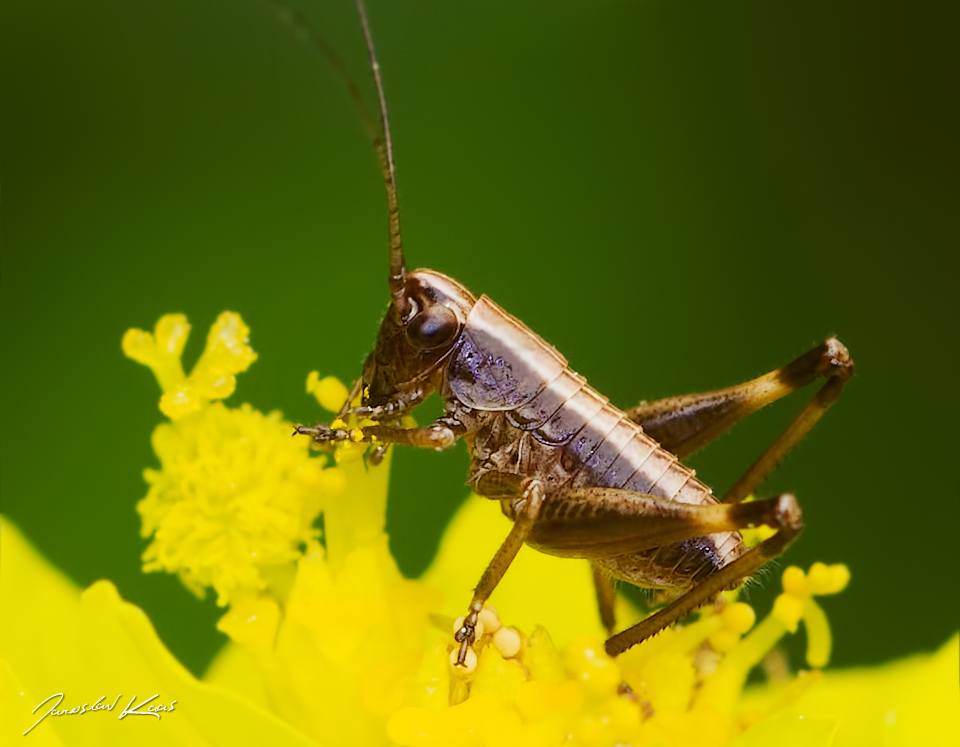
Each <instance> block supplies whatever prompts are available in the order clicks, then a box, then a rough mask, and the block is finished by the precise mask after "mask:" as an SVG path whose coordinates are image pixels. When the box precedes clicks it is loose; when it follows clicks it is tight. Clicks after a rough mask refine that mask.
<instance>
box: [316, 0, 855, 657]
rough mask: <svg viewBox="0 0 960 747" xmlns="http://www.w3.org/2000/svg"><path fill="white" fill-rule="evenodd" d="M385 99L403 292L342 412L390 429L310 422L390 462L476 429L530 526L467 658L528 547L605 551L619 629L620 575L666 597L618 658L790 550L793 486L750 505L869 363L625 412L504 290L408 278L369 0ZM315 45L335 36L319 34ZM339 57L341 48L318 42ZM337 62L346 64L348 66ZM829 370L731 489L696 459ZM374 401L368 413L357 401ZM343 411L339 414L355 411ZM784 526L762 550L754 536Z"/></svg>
mask: <svg viewBox="0 0 960 747" xmlns="http://www.w3.org/2000/svg"><path fill="white" fill-rule="evenodd" d="M357 7H358V10H359V13H360V19H361V25H362V27H363V31H364V36H365V38H366V42H367V48H368V51H369V54H370V61H371V67H372V69H373V72H374V78H375V81H376V86H377V93H378V99H379V104H380V121H381V126H382V131H383V136H382V138H381V137H380V136H378V135H377V134H376V133H375V132H373V127H372V125H371V117H370V116H369V113H367V112H366V110H365V107H364V105H363V103H362V100H361V99H360V97H359V96H358V95H356V86H355V85H353V84H352V81H349V80H348V86H349V87H350V89H351V93H352V95H354V102H355V103H356V105H357V106H358V108H359V109H360V111H361V116H362V118H363V119H364V121H365V122H366V124H367V125H368V130H369V131H371V137H372V139H373V142H374V145H375V147H376V148H377V152H378V155H379V156H380V162H381V167H382V170H383V175H384V181H385V184H386V187H387V196H388V215H389V236H390V242H389V245H390V256H389V287H390V293H391V297H392V303H391V305H390V308H389V309H388V311H387V314H386V317H385V318H384V320H383V323H382V324H381V327H380V332H379V334H378V336H377V343H376V347H375V348H374V351H373V352H372V353H371V354H370V356H369V357H368V358H367V361H366V364H365V365H364V372H363V376H362V378H361V379H360V380H358V381H357V382H356V383H355V385H354V388H353V391H352V394H351V397H350V398H349V400H348V402H347V403H346V404H345V405H344V408H343V410H342V411H341V413H340V416H341V418H345V417H347V416H349V415H363V416H366V417H369V418H371V419H372V420H374V421H375V422H376V425H370V426H364V427H363V428H362V429H351V428H346V427H343V426H342V423H336V424H335V425H336V426H337V427H334V426H327V425H317V426H313V427H305V426H300V427H298V428H297V433H301V434H305V435H310V436H312V437H313V438H314V440H315V441H317V442H318V443H321V444H327V443H332V442H337V441H346V440H351V441H357V440H359V441H363V442H366V443H369V444H371V445H372V451H371V452H370V460H371V461H372V462H373V463H374V464H376V463H378V462H379V461H380V459H381V458H382V456H383V453H384V451H385V449H386V448H388V447H389V445H390V444H404V445H409V446H415V447H420V448H432V449H438V450H439V449H447V448H450V447H451V446H453V445H454V444H455V443H456V442H457V441H458V440H459V439H461V438H462V439H464V440H465V441H466V443H467V446H468V448H469V451H470V455H471V465H470V471H469V476H468V483H469V484H470V485H471V486H472V488H473V489H474V491H475V492H476V493H477V494H479V495H482V496H485V497H487V498H490V499H492V500H498V501H500V504H501V508H502V510H503V512H504V513H505V514H506V515H507V516H508V517H509V518H511V519H512V520H513V521H514V524H513V527H512V529H511V530H510V533H509V535H508V536H507V538H506V539H505V541H504V543H503V545H502V546H501V547H500V549H499V550H498V552H497V554H496V555H495V556H494V558H493V559H492V560H491V561H490V563H489V565H488V566H487V569H486V571H485V572H484V574H483V576H482V577H481V579H480V582H479V583H478V584H477V587H476V589H475V591H474V595H473V600H472V601H471V604H470V606H469V608H468V610H467V614H466V616H465V620H464V623H463V626H462V627H461V628H460V629H459V631H458V632H457V635H456V638H457V641H458V642H459V643H460V649H459V653H458V656H457V662H458V663H459V664H463V663H464V662H465V660H466V654H467V650H468V648H469V646H470V645H471V644H472V642H473V639H474V637H475V627H476V624H477V620H478V617H479V613H480V611H481V609H482V606H483V603H484V602H485V601H486V600H487V599H488V598H489V596H490V594H491V593H492V592H493V590H494V588H495V587H496V585H497V583H498V582H499V580H500V579H501V578H502V577H503V575H504V573H505V572H506V571H507V569H508V567H509V566H510V563H511V562H512V560H513V558H514V557H515V556H516V553H517V552H518V551H519V549H520V547H521V546H522V545H523V544H524V543H526V544H529V545H531V546H532V547H535V548H536V549H538V550H541V551H543V552H546V553H550V554H553V555H559V556H565V557H571V558H586V559H589V560H590V561H591V562H592V563H593V565H594V569H595V573H594V578H595V580H596V582H597V598H598V602H599V606H600V615H601V619H602V621H603V623H604V625H605V627H606V628H607V629H608V631H610V633H611V634H613V631H614V628H615V621H614V617H613V599H614V590H613V587H612V584H611V578H614V579H620V580H623V581H627V582H629V583H631V584H634V585H636V586H640V587H644V588H650V589H659V590H664V592H665V595H666V596H667V597H668V598H672V601H671V602H670V604H669V605H668V606H666V607H665V608H663V609H661V610H660V611H658V612H657V613H655V614H654V615H652V616H650V617H648V618H647V619H645V620H643V621H642V622H640V623H639V624H637V625H635V626H634V627H632V628H630V629H628V630H626V631H623V632H622V633H619V634H617V635H615V636H613V637H611V638H610V640H608V641H607V651H608V652H609V653H610V654H611V655H614V654H617V653H620V652H622V651H624V650H625V649H627V648H629V647H630V646H632V645H634V644H636V643H638V642H640V641H642V640H643V639H645V638H647V637H649V636H651V635H653V634H655V633H656V632H658V631H659V630H661V629H663V628H664V627H666V626H667V625H670V624H671V623H673V622H675V621H676V620H679V619H680V618H681V617H683V616H684V615H685V614H687V613H688V612H690V611H692V610H693V609H696V608H697V607H699V606H701V605H703V604H705V603H707V602H709V601H711V600H712V599H713V598H714V597H715V596H716V594H717V593H719V592H720V591H723V590H724V589H728V588H732V587H734V586H736V585H738V584H740V583H742V582H743V581H744V579H746V578H749V577H750V576H751V575H752V574H753V573H755V572H756V571H757V570H758V569H759V568H760V567H761V566H763V565H764V564H765V563H766V562H767V561H769V560H770V559H772V558H774V557H776V556H777V555H779V554H781V553H782V552H783V551H784V550H785V549H786V547H787V546H788V545H789V543H790V542H791V541H792V540H793V539H794V538H795V537H796V536H797V535H798V534H799V533H800V531H801V530H802V528H803V521H802V515H801V512H800V509H799V506H798V505H797V503H796V500H795V499H794V498H793V496H792V495H789V494H785V495H782V496H778V497H774V498H767V499H762V500H757V501H753V502H743V499H744V498H746V497H747V496H748V495H749V494H751V493H752V492H753V491H754V490H755V489H756V488H757V487H758V486H759V485H760V484H761V483H762V482H763V480H764V479H766V477H767V476H768V475H769V474H770V472H771V471H773V469H775V468H776V467H777V465H778V464H779V463H780V462H781V461H782V460H783V459H784V458H785V457H786V456H787V454H788V453H789V452H790V451H791V450H792V449H793V448H794V447H795V446H796V444H797V443H798V442H799V441H800V440H801V439H802V438H803V437H804V436H805V435H806V434H807V433H808V432H809V430H810V429H811V428H812V427H813V425H814V424H815V423H816V422H817V421H818V420H819V418H820V417H821V416H822V415H823V413H825V412H826V410H827V409H828V408H829V407H830V406H831V405H832V404H833V403H834V402H835V401H836V399H837V397H838V396H839V393H840V391H841V390H842V388H843V386H844V384H845V383H846V381H847V380H848V379H849V378H850V376H851V374H852V372H853V361H852V360H851V359H850V356H849V353H848V352H847V350H846V348H845V347H844V346H843V345H842V344H840V342H839V341H837V340H836V339H835V338H831V339H829V340H827V341H826V342H824V343H823V344H821V345H819V346H817V347H816V348H814V349H813V350H811V351H809V352H808V353H806V354H805V355H803V356H801V357H799V358H797V359H796V360H795V361H793V362H792V363H790V364H788V365H786V366H783V367H782V368H779V369H777V370H775V371H772V372H770V373H768V374H766V375H764V376H761V377H759V378H757V379H754V380H752V381H748V382H745V383H743V384H739V385H736V386H733V387H729V388H727V389H720V390H716V391H713V392H706V393H702V394H692V395H684V396H680V397H671V398H667V399H664V400H660V401H658V402H653V403H649V404H648V403H642V404H641V405H639V406H638V407H635V408H632V409H631V410H627V411H622V410H619V409H617V408H616V407H614V406H613V405H611V404H610V403H609V401H608V400H607V399H606V398H605V397H603V396H602V395H600V394H599V393H598V392H597V391H596V390H594V389H593V388H592V387H590V386H588V385H587V382H586V380H585V379H584V378H583V377H581V376H579V375H578V374H576V373H575V372H574V371H572V370H571V369H570V368H569V367H568V365H567V361H566V359H565V358H564V357H563V356H562V355H560V353H558V352H557V351H556V350H555V349H554V348H553V347H552V346H550V345H549V344H547V343H546V342H545V341H544V340H542V339H541V338H540V337H538V336H537V335H536V334H535V333H534V332H533V331H531V330H530V329H529V328H528V327H526V325H524V324H523V323H522V322H520V321H519V320H518V319H516V318H515V317H513V316H511V315H510V314H508V313H507V312H506V311H504V310H503V309H501V308H500V307H499V306H498V305H497V304H495V303H494V302H493V301H491V300H490V299H489V298H488V297H486V296H481V297H479V298H477V297H475V296H474V295H473V294H472V293H471V292H470V291H469V290H467V289H466V288H465V287H464V286H463V285H462V284H460V283H458V282H457V281H455V280H453V279H452V278H450V277H448V276H446V275H443V274H441V273H438V272H435V271H433V270H417V271H415V272H409V273H408V272H407V271H406V269H405V261H404V257H403V251H402V242H401V240H400V228H399V212H398V210H397V199H396V183H395V177H394V166H393V155H392V145H391V140H390V130H389V124H388V119H387V112H386V103H385V98H384V95H383V87H382V83H381V80H380V75H379V67H378V65H377V63H376V56H375V53H374V49H373V41H372V38H371V36H370V32H369V28H368V25H367V20H366V14H365V10H364V8H363V4H362V0H357ZM307 36H308V38H311V39H314V38H318V37H315V35H312V32H311V33H310V34H307ZM315 44H316V46H317V47H318V48H319V49H320V50H321V51H322V52H323V53H324V54H325V55H327V56H328V57H330V56H331V53H330V52H329V49H328V47H327V46H326V45H325V43H319V42H315ZM334 62H335V66H336V67H337V68H338V69H340V70H341V71H342V66H341V65H338V64H336V63H337V61H336V60H334ZM818 378H825V379H827V381H826V383H825V384H824V386H823V387H822V388H821V389H820V390H819V391H818V392H817V393H816V394H815V395H814V397H813V398H812V399H811V401H810V402H809V403H808V405H807V406H806V407H805V408H804V409H803V411H802V412H801V413H800V414H799V415H798V416H797V417H796V418H795V419H794V420H793V422H792V423H791V424H790V425H789V426H788V427H787V428H786V430H785V431H784V432H783V433H782V434H781V435H780V437H778V438H777V439H776V440H775V441H774V442H773V444H771V445H770V447H769V448H768V449H767V450H766V451H765V452H764V453H763V454H762V455H761V456H760V457H759V458H758V459H757V461H756V462H754V464H753V465H752V466H751V467H750V468H749V469H748V470H747V472H746V473H745V474H744V475H743V476H742V477H741V478H740V480H738V482H737V483H736V484H735V485H734V486H733V487H732V488H731V489H730V490H729V491H728V492H727V493H726V494H725V495H724V496H723V498H722V499H721V500H718V499H717V498H715V497H714V495H713V494H712V492H711V490H710V489H709V488H708V487H707V486H706V485H704V484H703V483H702V482H700V481H699V480H698V479H697V478H696V477H695V476H694V473H693V471H692V470H690V469H689V468H687V467H686V466H684V465H683V464H682V463H681V461H680V460H681V459H683V458H686V457H687V456H689V455H690V454H692V453H693V452H694V451H696V450H697V449H699V448H700V447H702V446H704V445H706V444H707V443H709V442H710V441H712V440H713V439H714V438H716V437H717V436H718V435H719V434H720V433H722V432H724V431H726V430H727V429H729V428H730V427H731V426H733V425H734V424H736V423H737V422H739V421H740V420H742V419H743V418H744V417H746V416H747V415H749V414H751V413H753V412H755V411H756V410H758V409H760V408H762V407H764V406H766V405H767V404H770V403H771V402H773V401H775V400H777V399H780V398H781V397H784V396H785V395H787V394H790V393H791V392H794V391H796V390H797V389H799V388H800V387H803V386H806V385H807V384H809V383H811V382H813V381H814V380H816V379H818ZM433 392H437V393H439V395H440V397H441V398H442V399H443V401H444V405H445V413H444V415H443V416H441V417H440V418H438V419H437V420H436V421H434V422H433V423H431V424H429V425H427V426H425V427H420V428H416V427H414V428H409V427H404V426H403V421H402V417H403V415H404V414H405V413H407V412H409V411H410V410H411V409H413V408H415V407H416V406H418V405H419V404H420V403H421V402H422V401H423V400H424V399H425V398H426V397H427V396H428V395H429V394H431V393H433ZM358 394H359V395H360V398H361V404H360V406H356V407H354V406H351V405H352V402H353V401H354V400H355V398H356V396H357V395H358ZM338 420H339V419H338ZM759 524H766V525H768V526H771V527H772V528H774V529H775V530H776V533H775V534H774V535H773V536H772V537H770V538H768V539H766V540H764V541H763V542H761V543H760V544H759V545H756V546H755V547H751V548H747V547H746V546H745V545H744V543H743V539H742V537H741V535H740V532H739V530H740V529H743V528H745V527H753V526H757V525H759Z"/></svg>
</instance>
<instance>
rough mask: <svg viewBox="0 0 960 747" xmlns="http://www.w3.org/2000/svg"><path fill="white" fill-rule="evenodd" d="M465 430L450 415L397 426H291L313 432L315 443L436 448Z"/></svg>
mask: <svg viewBox="0 0 960 747" xmlns="http://www.w3.org/2000/svg"><path fill="white" fill-rule="evenodd" d="M336 422H337V421H334V423H336ZM465 432H466V428H465V427H464V425H463V423H461V422H460V421H458V420H455V419H453V418H449V417H442V418H438V419H437V420H435V421H434V422H433V423H431V424H430V425H428V426H425V427H423V428H400V427H397V426H392V425H379V424H375V425H366V426H363V427H358V428H347V427H346V425H344V427H342V428H335V427H331V426H329V425H313V426H307V425H298V426H297V427H296V428H294V435H301V436H312V437H313V440H314V441H316V442H317V443H318V444H329V443H342V442H345V441H350V442H353V443H366V444H404V445H406V446H415V447H416V448H418V449H434V450H435V451H443V450H444V449H449V448H450V447H451V446H453V445H454V444H455V443H456V442H457V440H458V439H459V438H460V437H461V436H463V434H464V433H465Z"/></svg>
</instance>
